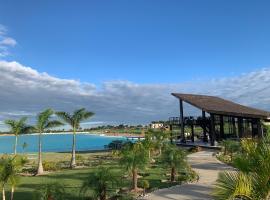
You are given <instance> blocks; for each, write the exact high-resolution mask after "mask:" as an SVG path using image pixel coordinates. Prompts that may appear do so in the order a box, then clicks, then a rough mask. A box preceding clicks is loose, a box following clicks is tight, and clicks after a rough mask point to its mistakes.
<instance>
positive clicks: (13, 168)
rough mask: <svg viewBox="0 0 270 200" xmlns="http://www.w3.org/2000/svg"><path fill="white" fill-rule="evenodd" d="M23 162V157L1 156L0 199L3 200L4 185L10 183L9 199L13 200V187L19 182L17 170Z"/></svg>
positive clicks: (4, 197)
mask: <svg viewBox="0 0 270 200" xmlns="http://www.w3.org/2000/svg"><path fill="white" fill-rule="evenodd" d="M23 164H24V161H23V159H20V158H19V159H17V158H16V156H15V157H10V156H3V157H2V158H1V159H0V183H1V187H2V199H3V200H5V199H6V196H5V186H6V185H7V184H8V183H9V184H10V185H11V195H10V199H11V200H13V197H14V192H15V187H16V185H17V184H18V182H19V176H18V172H19V171H20V170H21V168H22V166H23Z"/></svg>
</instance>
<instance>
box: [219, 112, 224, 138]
mask: <svg viewBox="0 0 270 200" xmlns="http://www.w3.org/2000/svg"><path fill="white" fill-rule="evenodd" d="M219 131H220V140H223V139H225V135H224V117H223V115H220V116H219Z"/></svg>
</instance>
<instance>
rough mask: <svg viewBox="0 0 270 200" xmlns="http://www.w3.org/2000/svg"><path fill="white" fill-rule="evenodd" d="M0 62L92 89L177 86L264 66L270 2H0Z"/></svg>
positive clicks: (269, 30)
mask: <svg viewBox="0 0 270 200" xmlns="http://www.w3.org/2000/svg"><path fill="white" fill-rule="evenodd" d="M0 2H1V6H0V20H1V21H0V23H1V24H3V25H4V26H6V27H7V28H8V30H9V35H10V36H12V37H13V38H15V39H16V41H17V43H18V44H17V46H16V48H13V49H12V50H11V51H12V52H11V55H10V56H8V57H6V58H5V60H9V61H13V60H16V61H18V62H20V63H23V64H24V65H27V66H33V67H34V68H35V69H36V70H38V71H40V72H47V73H49V74H51V75H54V76H57V77H62V78H73V79H79V80H81V81H89V82H92V83H97V84H100V83H102V82H103V81H107V80H129V81H132V82H136V83H179V82H183V81H190V80H196V79H209V78H219V77H228V76H235V75H238V74H241V73H245V72H250V71H253V70H255V69H258V68H262V67H267V66H269V62H270V57H269V53H270V45H269V43H270V41H269V40H270V37H269V35H270V26H269V19H270V12H269V8H270V2H269V1H259V2H258V1H246V0H245V1H227V0H226V1H221V0H220V1H216V0H212V1H209V0H204V1H199V0H197V1H196V0H186V1H185V0H181V1H173V0H170V1H165V0H164V1H160V0H154V1H150V0H138V1H126V0H124V1H117V0H115V1H61V0H60V1H49V0H48V1H27V0H26V1H12V0H9V1H0Z"/></svg>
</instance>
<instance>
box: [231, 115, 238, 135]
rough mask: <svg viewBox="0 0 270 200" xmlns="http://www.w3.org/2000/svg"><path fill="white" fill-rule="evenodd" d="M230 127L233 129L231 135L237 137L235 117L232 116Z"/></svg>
mask: <svg viewBox="0 0 270 200" xmlns="http://www.w3.org/2000/svg"><path fill="white" fill-rule="evenodd" d="M232 129H233V135H234V136H236V137H238V135H237V134H236V125H235V118H234V117H232Z"/></svg>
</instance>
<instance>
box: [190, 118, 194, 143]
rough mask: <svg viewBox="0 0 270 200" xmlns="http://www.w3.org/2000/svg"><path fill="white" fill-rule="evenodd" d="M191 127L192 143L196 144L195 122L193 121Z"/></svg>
mask: <svg viewBox="0 0 270 200" xmlns="http://www.w3.org/2000/svg"><path fill="white" fill-rule="evenodd" d="M190 126H191V142H193V143H194V121H193V119H192V120H191V124H190Z"/></svg>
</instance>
